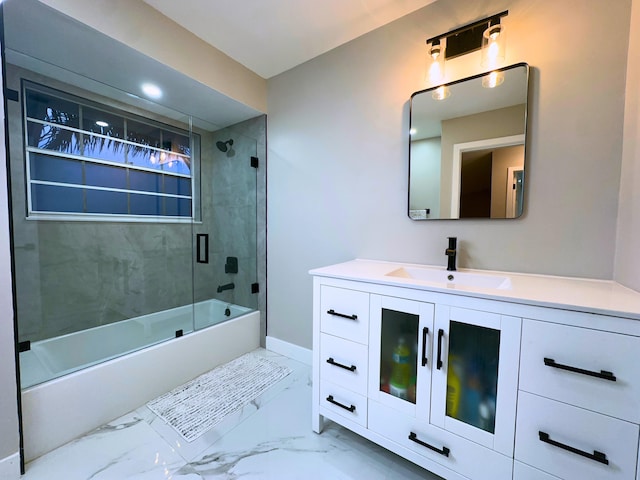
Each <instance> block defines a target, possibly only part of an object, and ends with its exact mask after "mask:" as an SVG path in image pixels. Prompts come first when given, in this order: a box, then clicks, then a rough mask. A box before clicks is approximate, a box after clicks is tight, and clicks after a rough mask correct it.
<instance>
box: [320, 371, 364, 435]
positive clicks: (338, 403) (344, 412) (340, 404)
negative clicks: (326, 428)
mask: <svg viewBox="0 0 640 480" xmlns="http://www.w3.org/2000/svg"><path fill="white" fill-rule="evenodd" d="M320 406H321V407H323V408H325V409H327V410H329V411H330V412H333V413H337V414H338V415H340V416H341V417H345V418H347V419H349V420H351V421H352V422H355V423H357V424H358V425H361V426H363V427H365V428H366V426H367V397H365V396H364V395H360V394H357V393H354V392H352V391H351V390H347V389H346V388H344V387H341V386H339V385H336V384H335V383H331V382H327V381H321V382H320Z"/></svg>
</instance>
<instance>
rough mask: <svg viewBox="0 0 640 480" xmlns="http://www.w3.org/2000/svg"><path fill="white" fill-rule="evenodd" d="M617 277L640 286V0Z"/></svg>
mask: <svg viewBox="0 0 640 480" xmlns="http://www.w3.org/2000/svg"><path fill="white" fill-rule="evenodd" d="M625 98H626V101H625V115H624V143H623V147H622V176H621V179H622V180H621V185H620V209H619V211H618V237H617V246H616V264H615V274H614V278H615V280H617V281H618V282H620V283H622V284H625V285H627V286H628V287H631V288H633V289H635V290H640V254H638V245H640V1H639V0H634V1H633V11H632V13H631V35H630V39H629V57H628V64H627V91H626V97H625Z"/></svg>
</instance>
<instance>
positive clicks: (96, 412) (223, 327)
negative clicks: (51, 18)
mask: <svg viewBox="0 0 640 480" xmlns="http://www.w3.org/2000/svg"><path fill="white" fill-rule="evenodd" d="M259 345H260V312H257V311H255V312H251V313H248V314H246V315H243V316H241V317H238V318H235V319H233V320H229V321H227V322H224V323H221V324H218V325H214V326H212V327H209V328H205V329H203V330H200V331H197V332H194V333H192V334H189V335H185V336H183V337H180V338H176V339H174V340H171V341H168V342H164V343H160V344H158V345H154V346H152V347H149V348H146V349H143V350H140V351H137V352H134V353H132V354H129V355H126V356H124V357H120V358H116V359H114V360H110V361H108V362H105V363H101V364H98V365H95V366H93V367H89V368H87V369H84V370H80V371H77V372H74V373H71V374H69V375H66V376H64V377H60V378H57V379H55V380H52V381H50V382H47V383H44V384H41V385H37V386H35V387H32V388H28V389H26V390H24V391H23V393H22V404H23V428H24V439H25V460H26V461H27V462H28V461H31V460H33V459H35V458H37V457H39V456H41V455H43V454H45V453H47V452H49V451H51V450H53V449H55V448H57V447H59V446H61V445H64V444H65V443H67V442H69V441H71V440H73V439H75V438H77V437H79V436H80V435H82V434H84V433H86V432H89V431H91V430H93V429H94V428H97V427H98V426H100V425H103V424H105V423H107V422H109V421H111V420H113V419H115V418H118V417H120V416H121V415H123V414H125V413H127V412H129V411H131V410H133V409H135V408H137V407H138V406H140V405H142V404H144V403H146V402H147V401H149V400H151V399H153V398H155V397H157V396H158V395H160V394H162V393H165V392H167V391H169V390H171V389H172V388H175V387H177V386H178V385H181V384H183V383H185V382H187V381H188V380H191V379H192V378H195V377H197V376H198V375H200V374H202V373H204V372H206V371H209V370H211V369H212V368H215V367H216V366H218V365H220V364H222V363H225V362H228V361H230V360H232V359H234V358H237V357H239V356H240V355H242V354H244V353H247V352H250V351H252V350H255V349H256V348H258V347H259ZM70 392H73V394H70ZM54 412H55V413H54ZM0 478H4V477H2V476H1V475H0Z"/></svg>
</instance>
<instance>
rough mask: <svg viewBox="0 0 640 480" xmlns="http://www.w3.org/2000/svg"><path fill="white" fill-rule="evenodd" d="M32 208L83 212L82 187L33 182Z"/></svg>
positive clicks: (43, 210) (35, 209)
mask: <svg viewBox="0 0 640 480" xmlns="http://www.w3.org/2000/svg"><path fill="white" fill-rule="evenodd" d="M31 209H32V210H33V211H34V212H77V213H82V189H81V188H69V187H56V186H53V185H38V184H31Z"/></svg>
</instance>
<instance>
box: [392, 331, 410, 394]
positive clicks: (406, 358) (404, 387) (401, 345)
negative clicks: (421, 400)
mask: <svg viewBox="0 0 640 480" xmlns="http://www.w3.org/2000/svg"><path fill="white" fill-rule="evenodd" d="M410 381H411V350H409V347H408V346H407V344H406V341H405V339H404V338H403V337H400V338H399V339H398V345H397V346H396V348H395V350H394V351H393V356H392V359H391V379H390V380H389V393H390V394H391V395H393V396H394V397H398V398H402V399H403V400H407V399H408V395H407V392H408V389H409V382H410Z"/></svg>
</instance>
